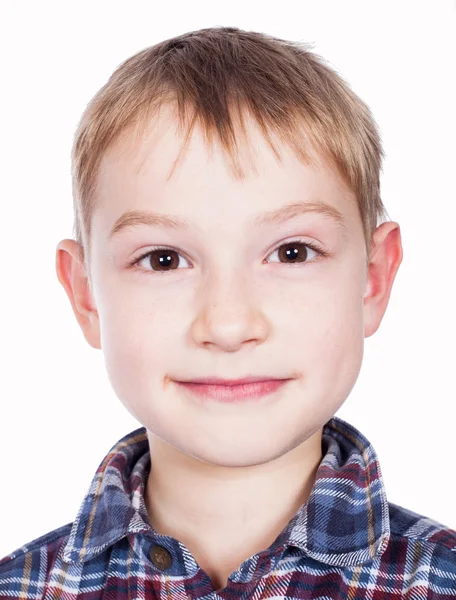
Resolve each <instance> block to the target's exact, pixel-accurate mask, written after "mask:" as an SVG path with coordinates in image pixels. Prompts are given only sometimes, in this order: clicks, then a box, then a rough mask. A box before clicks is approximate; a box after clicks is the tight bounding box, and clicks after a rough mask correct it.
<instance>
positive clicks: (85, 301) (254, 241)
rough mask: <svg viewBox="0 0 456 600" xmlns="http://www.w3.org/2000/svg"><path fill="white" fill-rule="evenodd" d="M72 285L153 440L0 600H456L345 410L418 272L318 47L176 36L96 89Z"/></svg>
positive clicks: (362, 117)
mask: <svg viewBox="0 0 456 600" xmlns="http://www.w3.org/2000/svg"><path fill="white" fill-rule="evenodd" d="M72 158H73V183H74V188H73V189H74V208H75V237H76V240H62V241H61V242H60V243H59V245H58V247H57V255H56V270H57V275H58V278H59V281H60V282H61V284H62V286H63V287H64V289H65V291H66V293H67V294H68V297H69V299H70V302H71V305H72V308H73V311H74V314H75V316H76V319H77V320H78V323H79V325H80V326H81V329H82V331H83V334H84V336H85V338H86V340H87V342H88V343H89V344H90V345H91V346H92V347H94V348H98V349H103V352H104V356H105V359H106V366H107V371H108V375H109V378H110V381H111V383H112V386H113V388H114V390H115V392H116V394H117V395H118V396H119V398H120V399H121V401H122V402H123V403H124V404H125V406H126V408H127V409H128V410H129V411H130V412H131V413H132V414H133V415H134V416H135V417H136V418H137V419H138V421H139V422H140V423H141V424H142V425H143V427H141V428H140V429H137V430H136V431H133V432H132V433H130V434H128V435H126V436H125V437H124V438H122V439H121V440H120V441H119V442H117V444H115V445H114V446H113V448H112V449H111V451H110V452H109V453H108V454H107V456H106V457H105V458H104V459H103V461H102V462H101V464H100V467H99V468H98V470H97V472H96V474H95V476H94V478H93V481H92V484H91V486H90V489H89V490H88V493H87V495H86V497H85V499H84V501H83V503H82V505H81V509H80V511H79V513H78V515H77V516H76V519H75V521H74V523H69V524H68V525H65V526H63V527H61V528H59V529H57V530H55V531H53V532H51V533H49V534H47V535H44V536H43V537H41V538H39V539H37V540H35V541H33V542H31V543H29V544H26V545H25V546H24V547H22V548H19V549H18V550H16V551H15V552H13V553H11V554H10V555H9V556H7V557H5V558H4V559H3V560H2V561H1V562H0V597H1V598H23V599H25V598H27V599H28V598H30V599H31V598H34V599H36V598H45V599H47V600H50V599H51V598H52V599H57V598H62V599H63V598H64V599H65V600H70V599H71V600H73V599H78V600H98V599H102V598H103V599H108V598H119V599H125V600H127V599H129V600H133V599H135V600H137V599H143V598H144V599H146V598H163V599H164V598H166V599H170V598H176V599H177V598H195V599H196V598H211V599H212V598H213V599H216V598H255V599H261V598H338V599H342V598H357V599H361V598H370V599H374V600H375V599H376V598H382V599H386V598H432V599H444V598H456V532H455V531H453V530H451V529H449V528H448V527H445V526H443V525H441V524H439V523H437V522H435V521H432V520H430V519H428V518H426V517H424V516H421V515H418V514H416V513H413V512H411V511H409V510H406V509H404V508H402V507H399V506H397V505H394V504H391V503H389V502H388V501H387V498H386V494H385V488H384V485H383V479H382V475H381V470H380V466H379V463H378V459H377V456H376V453H375V451H374V449H373V447H372V445H371V444H370V443H369V441H368V440H367V439H366V438H365V437H364V436H363V435H362V434H361V433H360V432H359V431H358V430H357V429H355V428H354V427H353V426H351V425H350V424H348V423H346V422H345V421H343V420H342V419H339V418H337V417H334V414H335V413H336V412H337V410H338V409H339V408H340V406H341V405H342V404H343V402H344V401H345V400H346V398H347V397H348V395H349V393H350V391H351V389H352V387H353V385H354V384H355V382H356V379H357V377H358V373H359V369H360V366H361V362H362V354H363V340H364V338H365V337H368V336H371V335H372V334H373V333H375V331H376V330H377V329H378V327H379V325H380V322H381V320H382V318H383V315H384V313H385V310H386V306H387V303H388V300H389V296H390V292H391V289H392V285H393V281H394V278H395V276H396V273H397V270H398V268H399V265H400V263H401V260H402V248H401V237H400V229H399V225H398V224H397V223H395V222H392V221H384V222H382V223H381V224H380V225H378V219H379V218H380V217H384V215H385V214H386V211H385V209H384V207H383V204H382V201H381V198H380V189H379V173H380V168H381V160H382V148H381V142H380V138H379V134H378V131H377V128H376V125H375V122H374V120H373V118H372V116H371V114H370V111H369V110H368V108H367V107H366V105H365V104H364V103H363V102H362V101H361V100H360V99H359V98H358V97H357V96H356V95H355V94H354V93H353V92H352V91H351V90H350V89H349V88H348V87H347V85H346V84H345V83H344V82H343V81H342V79H341V78H340V77H338V75H337V74H336V73H335V72H334V71H333V70H331V69H330V68H329V67H328V66H326V65H325V63H324V62H323V61H322V60H321V59H320V58H319V57H317V56H315V55H314V54H312V53H311V52H309V51H308V50H307V49H306V48H304V47H303V46H302V45H298V44H294V43H291V42H287V41H284V40H280V39H277V38H273V37H270V36H266V35H263V34H260V33H256V32H246V31H242V30H240V29H237V28H227V27H225V28H223V27H222V28H208V29H203V30H200V31H195V32H191V33H188V34H186V35H181V36H178V37H176V38H173V39H171V40H166V41H164V42H162V43H160V44H157V45H156V46H153V47H151V48H148V49H146V50H143V51H141V52H139V53H138V54H136V55H135V56H133V57H131V58H129V59H128V60H126V61H125V62H124V63H123V64H122V65H120V67H119V68H118V69H117V70H116V71H115V73H114V74H113V75H112V76H111V78H110V79H109V81H108V82H107V84H106V85H105V86H104V87H103V88H102V89H101V90H100V91H99V92H98V93H97V95H96V96H95V97H94V98H93V100H92V101H91V103H90V104H89V106H88V107H87V109H86V111H85V112H84V115H83V117H82V119H81V122H80V124H79V128H78V131H77V133H76V137H75V142H74V148H73V156H72Z"/></svg>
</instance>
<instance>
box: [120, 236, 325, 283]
mask: <svg viewBox="0 0 456 600" xmlns="http://www.w3.org/2000/svg"><path fill="white" fill-rule="evenodd" d="M291 244H302V245H303V246H306V247H307V248H310V249H311V250H313V251H314V252H316V253H317V254H318V255H319V258H327V257H328V256H329V252H325V251H324V250H323V249H322V248H319V247H318V246H317V245H316V244H310V243H309V242H303V241H302V240H299V239H298V240H290V241H289V242H286V243H284V244H280V246H277V248H275V249H274V250H273V251H272V252H271V253H270V254H272V253H273V252H275V251H276V250H279V249H280V248H282V246H289V245H291ZM164 250H173V251H175V249H174V248H169V247H167V246H156V247H155V248H152V249H151V250H148V251H147V252H145V253H144V254H142V255H141V256H139V257H138V258H135V259H134V260H132V261H131V262H130V264H129V267H131V268H135V269H138V270H139V271H143V272H145V273H157V274H161V275H165V274H166V273H170V272H171V271H175V270H176V269H171V270H170V271H154V270H153V269H152V270H149V269H143V268H141V267H138V266H137V265H138V263H140V262H141V261H142V260H143V259H144V258H146V257H147V256H150V255H151V254H153V253H154V252H159V251H164ZM178 254H179V253H178ZM307 262H309V261H307V260H305V261H303V262H300V263H295V264H293V263H290V264H289V265H288V266H290V267H296V266H300V265H305V264H306V263H307ZM282 264H286V263H282Z"/></svg>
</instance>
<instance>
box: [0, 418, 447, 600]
mask: <svg viewBox="0 0 456 600" xmlns="http://www.w3.org/2000/svg"><path fill="white" fill-rule="evenodd" d="M322 450H323V459H322V461H321V463H320V465H319V468H318V471H317V474H316V480H315V484H314V486H313V488H312V492H311V495H310V497H309V499H308V502H307V503H306V504H303V505H302V506H301V507H300V508H299V510H298V511H297V513H296V514H295V516H294V517H293V518H292V519H291V520H290V521H289V523H288V524H287V526H286V527H285V528H284V530H283V531H282V532H281V534H280V535H279V536H278V537H277V539H276V540H275V542H274V543H273V544H272V545H271V546H270V547H269V548H267V549H265V550H263V551H261V552H259V553H257V554H255V555H253V556H251V557H250V558H248V559H247V560H245V561H244V562H243V563H242V564H241V565H240V566H239V568H238V569H237V570H236V571H234V572H233V573H231V575H230V577H229V579H228V584H227V586H226V587H225V588H223V590H220V591H218V592H217V591H215V590H214V587H213V585H212V583H211V580H210V578H209V576H208V575H207V573H206V572H205V571H204V570H203V569H201V568H200V567H199V565H198V563H197V562H196V561H195V559H194V558H193V556H192V554H191V553H190V552H189V550H188V549H187V548H186V547H185V546H184V545H183V544H182V543H181V542H179V541H178V540H177V539H175V538H172V537H169V536H165V535H159V534H157V533H156V532H155V531H154V530H153V529H152V528H151V526H150V523H149V520H148V516H147V511H146V508H145V503H144V490H145V486H146V482H147V476H148V474H149V471H150V466H151V463H150V452H149V445H148V439H147V435H146V430H145V428H140V429H137V430H136V431H133V432H132V433H130V434H128V435H126V436H125V437H123V438H122V439H121V440H120V441H119V442H118V443H117V444H115V446H113V448H112V449H111V451H110V452H109V453H108V455H107V456H106V457H105V458H104V460H103V461H102V462H101V464H100V466H99V468H98V469H97V471H96V473H95V476H94V478H93V480H92V483H91V485H90V488H89V490H88V493H87V495H86V496H85V498H84V500H83V502H82V505H81V508H80V510H79V512H78V515H77V517H76V520H75V521H74V523H69V524H67V525H64V526H63V527H60V528H59V529H56V530H55V531H52V532H51V533H48V534H46V535H44V536H42V537H40V538H38V539H36V540H35V541H33V542H31V543H28V544H26V545H25V546H23V547H21V548H19V549H18V550H16V551H15V552H13V553H11V554H10V555H9V556H6V557H5V558H4V559H3V560H1V561H0V599H1V600H3V599H6V598H21V599H22V600H28V599H30V600H32V599H34V600H36V599H38V598H39V599H41V598H43V599H45V600H76V599H77V600H108V599H109V600H113V599H117V600H143V599H144V600H146V599H153V598H156V599H161V600H165V599H166V600H171V599H176V600H178V599H179V600H184V599H196V598H198V599H201V600H202V599H203V598H204V599H205V600H219V599H222V598H223V599H227V600H228V599H233V600H234V599H236V600H240V599H248V598H254V599H255V600H261V599H263V598H274V599H275V600H280V599H287V600H292V599H295V598H296V599H303V598H306V599H314V598H315V599H316V598H320V599H325V600H330V599H337V600H346V599H353V600H361V599H368V600H387V599H391V600H398V599H399V598H404V599H405V598H407V599H409V600H425V599H426V600H444V599H445V600H449V599H450V598H453V599H455V598H456V531H454V530H451V529H449V528H447V527H445V526H443V525H441V524H439V523H437V522H435V521H432V520H431V519H428V518H426V517H423V516H421V515H418V514H416V513H414V512H411V511H409V510H406V509H404V508H401V507H400V506H397V505H395V504H392V503H389V502H388V501H387V498H386V494H385V488H384V484H383V479H382V474H381V470H380V466H379V463H378V459H377V456H376V453H375V451H374V449H373V447H372V445H371V444H370V442H369V441H368V440H367V439H366V438H365V437H364V436H363V435H362V434H361V433H360V432H359V431H358V430H357V429H355V428H354V427H353V426H352V425H350V424H348V423H347V422H345V421H343V420H342V419H340V418H338V417H333V418H332V419H330V420H329V421H328V422H327V423H326V425H325V426H324V429H323V438H322Z"/></svg>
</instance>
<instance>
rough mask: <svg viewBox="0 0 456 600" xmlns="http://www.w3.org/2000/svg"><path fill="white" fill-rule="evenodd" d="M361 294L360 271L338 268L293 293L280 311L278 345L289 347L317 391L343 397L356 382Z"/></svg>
mask: <svg viewBox="0 0 456 600" xmlns="http://www.w3.org/2000/svg"><path fill="white" fill-rule="evenodd" d="M360 273H361V274H360ZM363 294H364V287H363V277H362V272H360V271H359V270H356V269H353V270H351V272H349V270H348V269H340V270H339V271H338V272H337V274H334V276H333V277H330V278H326V279H325V281H324V282H321V283H320V285H315V286H312V293H304V294H301V295H295V301H294V302H293V305H291V304H288V307H287V310H285V311H284V315H283V317H282V320H281V325H280V326H279V328H281V329H282V330H283V331H286V332H287V333H286V336H287V339H283V343H282V346H284V347H285V346H288V347H291V348H292V350H293V351H292V352H291V353H290V354H289V356H290V359H293V364H294V365H295V366H296V368H297V369H299V368H300V367H301V369H302V375H303V380H304V381H305V380H306V379H307V380H308V381H309V383H310V381H312V382H313V383H312V385H313V386H315V387H316V388H319V392H317V394H318V395H320V396H326V394H325V391H328V390H331V393H332V394H333V399H334V398H335V396H337V397H340V398H341V402H343V400H344V399H345V398H346V397H347V395H348V393H349V392H350V390H351V388H352V387H353V385H354V384H355V382H356V379H357V377H358V374H359V371H360V368H361V362H362V357H363V350H364V311H363ZM287 315H288V316H287ZM290 315H293V318H290ZM293 357H294V358H293ZM296 357H300V358H299V359H297V360H296Z"/></svg>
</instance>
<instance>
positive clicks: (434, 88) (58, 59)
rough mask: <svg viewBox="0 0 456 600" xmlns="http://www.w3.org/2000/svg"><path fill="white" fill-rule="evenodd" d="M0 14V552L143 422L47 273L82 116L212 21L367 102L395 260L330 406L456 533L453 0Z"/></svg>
mask: <svg viewBox="0 0 456 600" xmlns="http://www.w3.org/2000/svg"><path fill="white" fill-rule="evenodd" d="M0 22H1V23H2V25H1V27H2V32H1V35H0V40H1V45H2V47H1V49H0V50H1V62H2V65H1V66H2V75H1V88H2V93H1V97H0V101H1V107H0V108H1V113H0V114H1V135H0V144H1V178H0V185H1V211H2V220H1V236H0V243H1V287H0V289H1V294H0V302H1V304H0V306H1V316H2V319H1V323H2V327H1V363H0V364H1V379H0V382H1V407H0V434H1V437H0V444H1V448H0V451H1V484H0V485H1V490H0V491H1V494H0V509H1V510H0V532H1V535H0V557H1V556H4V555H6V554H7V553H9V552H10V551H12V550H14V549H15V548H17V547H19V546H20V545H22V544H24V543H26V542H28V541H31V540H32V539H34V538H36V537H38V536H40V535H42V534H44V533H46V532H48V531H50V530H52V529H55V528H57V527H59V526H61V525H64V524H66V523H69V522H70V521H73V520H74V518H75V516H76V513H77V511H78V509H79V505H80V503H81V501H82V498H83V496H84V494H85V493H86V491H87V489H88V486H89V483H90V481H91V479H92V476H93V474H94V472H95V470H96V468H97V466H98V464H99V463H100V461H101V460H102V458H103V457H104V456H105V454H106V453H107V452H108V450H109V449H110V448H111V446H112V445H113V444H114V443H115V442H116V441H117V440H118V439H120V438H121V437H123V436H124V435H125V434H126V433H128V432H129V431H132V430H133V429H136V428H138V427H140V424H139V423H138V422H137V421H135V420H134V419H133V417H132V416H131V415H130V414H129V413H128V412H127V410H126V409H125V408H124V407H123V405H122V404H121V403H120V401H119V400H118V399H117V397H116V396H115V394H114V392H113V390H112V388H111V387H110V384H109V381H108V378H107V375H106V372H105V366H104V360H103V355H102V352H101V351H99V350H94V349H92V348H91V347H90V346H89V345H88V344H87V343H86V341H85V339H84V337H83V335H82V332H81V330H80V329H79V326H78V324H77V322H76V319H75V318H74V316H73V312H72V310H71V305H70V302H69V300H68V298H67V296H66V294H65V291H64V289H63V287H62V286H61V285H60V283H59V282H58V280H57V276H56V273H55V250H56V245H57V243H58V241H59V240H60V239H63V238H67V237H72V224H73V223H72V201H71V187H70V148H71V143H72V136H73V134H74V130H75V128H76V124H77V121H78V119H79V118H80V116H81V113H82V111H83V110H84V108H85V106H86V104H87V103H88V101H89V100H90V98H91V97H92V96H93V95H94V94H95V92H96V91H97V90H98V89H99V88H100V87H101V86H102V85H103V84H104V83H105V82H106V80H107V79H108V77H109V75H110V74H111V73H112V71H113V70H114V69H115V68H116V67H117V66H118V65H119V63H120V62H122V61H123V60H124V59H126V58H127V57H129V56H131V55H132V54H134V53H136V52H138V51H139V50H142V49H143V48H145V47H147V46H151V45H153V44H154V43H156V42H159V41H161V40H163V39H166V38H169V37H172V36H174V35H177V34H181V33H184V32H186V31H190V30H194V29H199V28H202V27H209V26H214V25H230V26H238V27H241V28H243V29H255V30H259V31H263V32H266V33H270V34H273V35H276V36H279V37H284V38H287V39H292V40H301V41H306V42H312V43H314V50H315V51H316V52H317V53H319V54H321V55H323V56H324V57H325V58H326V59H328V60H329V61H330V62H331V64H332V65H333V66H334V67H335V68H336V69H337V70H338V71H339V72H340V73H341V74H342V75H343V76H344V77H345V78H346V79H347V80H348V82H349V83H350V84H351V85H352V87H353V88H354V90H355V91H356V92H357V93H358V94H359V95H360V96H361V97H362V98H363V99H364V100H365V101H366V102H367V103H368V104H369V105H370V107H371V109H372V110H373V113H374V115H375V117H376V119H377V121H378V123H379V126H380V129H381V132H382V136H383V140H384V146H385V151H386V155H387V157H386V161H385V164H384V173H383V177H382V195H383V200H384V202H385V205H386V208H387V210H388V212H389V215H390V217H391V219H392V220H395V221H398V222H399V223H400V225H401V231H402V239H403V247H404V260H403V263H402V265H401V267H400V269H399V273H398V275H397V279H396V282H395V285H394V287H393V292H392V297H391V300H390V304H389V307H388V309H387V312H386V315H385V317H384V320H383V322H382V324H381V327H380V329H379V330H378V331H377V333H376V334H375V335H374V336H372V337H371V338H368V339H367V340H366V344H365V356H364V363H363V367H362V370H361V374H360V377H359V379H358V381H357V384H356V385H355V388H354V389H353V391H352V393H351V395H350V397H349V398H348V399H347V401H346V403H345V404H344V405H343V407H342V408H341V409H340V410H339V412H338V413H337V415H338V416H340V417H341V418H343V419H345V420H347V421H349V422H350V423H352V424H353V425H354V426H355V427H357V428H358V429H360V430H361V431H362V432H363V433H364V435H365V436H366V437H367V438H368V439H369V440H370V441H371V442H372V444H373V446H374V448H375V450H376V451H377V454H378V456H379V459H380V464H381V467H382V472H383V477H384V482H385V486H386V491H387V495H388V499H389V500H390V501H391V502H394V503H396V504H400V505H401V506H404V507H406V508H409V509H411V510H413V511H415V512H418V513H420V514H422V515H425V516H428V517H430V518H433V519H435V520H437V521H439V522H441V523H443V524H445V525H447V526H448V527H451V528H453V529H456V511H455V496H456V480H455V479H456V478H455V473H456V470H455V449H456V442H455V439H456V438H455V429H456V383H455V373H456V360H455V359H456V349H455V341H456V316H455V315H456V292H455V288H456V286H455V278H456V270H455V258H456V252H455V235H454V233H455V222H456V209H455V205H456V184H455V168H456V167H455V165H456V163H455V159H456V151H455V143H456V142H455V140H456V127H455V123H456V122H455V112H456V93H455V83H454V82H455V74H456V44H455V38H456V33H455V32H456V27H455V25H456V6H455V3H454V2H451V1H444V0H428V1H427V2H423V1H421V2H420V1H417V0H413V1H411V0H408V1H405V0H401V1H397V0H391V1H389V2H385V0H383V1H381V2H380V1H377V2H366V1H365V0H364V1H359V2H355V1H350V0H344V2H340V1H337V0H336V1H334V2H327V1H322V0H319V1H316V0H315V1H305V0H300V1H296V2H287V1H283V0H280V2H271V3H265V2H264V1H263V0H262V1H258V0H257V1H252V0H250V1H249V2H245V1H243V2H233V1H230V2H226V3H219V2H209V1H208V2H207V3H206V2H201V1H200V2H198V1H192V2H180V3H179V2H177V3H176V2H146V1H143V2H140V1H136V2H135V1H132V0H130V1H129V2H126V1H125V2H113V1H112V0H110V1H109V2H108V1H104V2H95V1H93V0H91V1H87V0H84V1H83V0H78V1H77V2H76V1H72V2H69V1H67V2H63V3H62V2H59V3H58V2H51V1H41V2H37V3H35V2H32V1H28V2H9V3H8V4H6V3H5V5H4V6H3V8H2V14H1V17H0Z"/></svg>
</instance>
